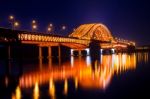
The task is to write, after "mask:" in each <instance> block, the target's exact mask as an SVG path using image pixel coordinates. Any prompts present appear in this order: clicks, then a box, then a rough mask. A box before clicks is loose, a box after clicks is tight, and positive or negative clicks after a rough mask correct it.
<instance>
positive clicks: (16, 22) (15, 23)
mask: <svg viewBox="0 0 150 99" xmlns="http://www.w3.org/2000/svg"><path fill="white" fill-rule="evenodd" d="M19 25H20V24H19V22H18V21H15V22H14V24H13V28H14V29H16V28H17V27H19Z"/></svg>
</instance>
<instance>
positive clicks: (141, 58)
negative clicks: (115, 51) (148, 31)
mask: <svg viewBox="0 0 150 99" xmlns="http://www.w3.org/2000/svg"><path fill="white" fill-rule="evenodd" d="M137 61H138V63H141V62H143V61H144V62H145V63H147V62H148V52H138V53H137Z"/></svg>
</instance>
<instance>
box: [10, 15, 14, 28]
mask: <svg viewBox="0 0 150 99" xmlns="http://www.w3.org/2000/svg"><path fill="white" fill-rule="evenodd" d="M9 22H10V24H11V28H12V30H13V29H14V22H15V17H14V16H13V15H10V16H9Z"/></svg>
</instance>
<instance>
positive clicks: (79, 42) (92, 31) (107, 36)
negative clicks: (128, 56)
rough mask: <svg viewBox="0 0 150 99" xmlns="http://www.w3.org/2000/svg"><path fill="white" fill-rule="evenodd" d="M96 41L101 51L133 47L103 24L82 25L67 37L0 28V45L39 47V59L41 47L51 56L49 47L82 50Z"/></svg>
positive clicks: (129, 42) (130, 42) (131, 43)
mask: <svg viewBox="0 0 150 99" xmlns="http://www.w3.org/2000/svg"><path fill="white" fill-rule="evenodd" d="M93 41H96V42H98V46H99V47H100V48H102V49H112V48H113V49H115V50H117V49H127V48H128V46H133V47H134V46H135V43H134V42H132V41H128V40H123V39H120V38H116V37H114V36H112V33H111V32H110V31H109V29H108V28H107V27H106V26H105V25H103V24H84V25H81V26H79V27H78V28H77V29H76V30H75V31H74V32H73V33H71V34H70V35H69V36H67V37H64V36H58V35H52V34H45V33H38V32H29V31H20V30H11V29H4V28H0V43H2V44H5V43H6V44H11V43H19V44H32V45H37V46H39V57H41V56H42V52H41V50H42V47H48V53H49V56H51V46H58V47H59V48H58V53H59V56H60V46H67V47H69V48H71V49H75V50H79V51H81V50H84V49H86V48H89V47H90V43H91V42H93Z"/></svg>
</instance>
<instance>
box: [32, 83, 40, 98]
mask: <svg viewBox="0 0 150 99" xmlns="http://www.w3.org/2000/svg"><path fill="white" fill-rule="evenodd" d="M33 98H34V99H38V98H39V85H38V83H37V82H36V83H35V86H34V90H33Z"/></svg>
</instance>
